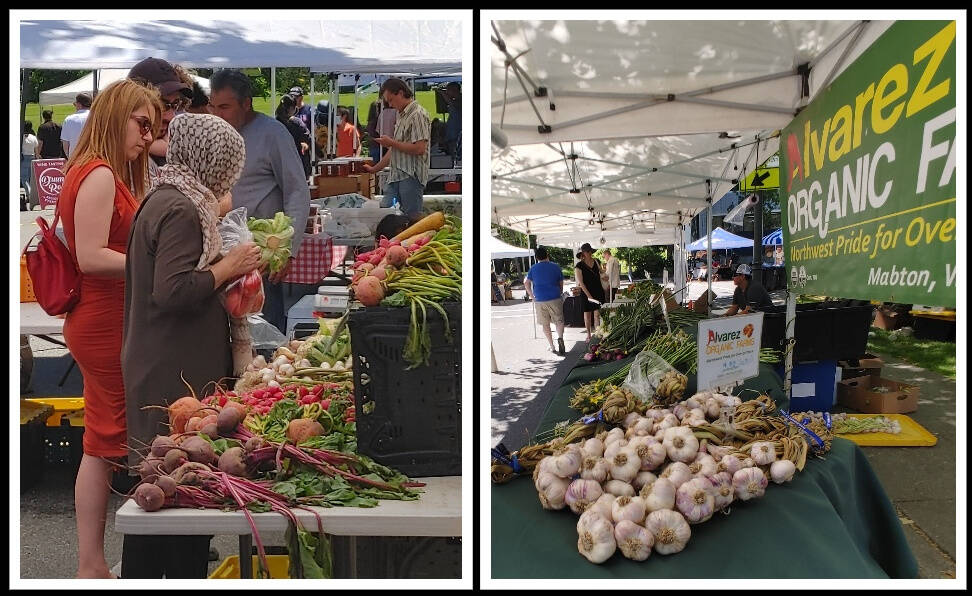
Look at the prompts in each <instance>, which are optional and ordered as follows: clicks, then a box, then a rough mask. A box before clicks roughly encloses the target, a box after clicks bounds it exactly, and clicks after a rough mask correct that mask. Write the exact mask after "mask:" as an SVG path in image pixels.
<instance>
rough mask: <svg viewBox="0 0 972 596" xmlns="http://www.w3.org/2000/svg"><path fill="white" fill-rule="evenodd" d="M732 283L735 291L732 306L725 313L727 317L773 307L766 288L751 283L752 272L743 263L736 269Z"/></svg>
mask: <svg viewBox="0 0 972 596" xmlns="http://www.w3.org/2000/svg"><path fill="white" fill-rule="evenodd" d="M732 283H733V284H735V285H736V291H735V292H734V293H733V295H732V306H730V307H729V310H727V311H726V316H727V317H731V316H732V315H735V314H742V315H748V314H750V313H753V312H756V311H758V310H765V309H767V308H770V307H771V306H773V300H772V299H771V298H770V296H769V293H768V292H767V291H766V288H764V287H763V286H761V285H760V284H759V283H757V282H754V281H753V270H752V268H751V267H750V266H749V265H747V264H745V263H743V264H742V265H740V266H739V267H737V268H736V273H734V274H733V276H732Z"/></svg>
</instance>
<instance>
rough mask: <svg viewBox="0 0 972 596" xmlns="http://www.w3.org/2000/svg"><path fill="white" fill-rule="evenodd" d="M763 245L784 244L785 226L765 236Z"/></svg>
mask: <svg viewBox="0 0 972 596" xmlns="http://www.w3.org/2000/svg"><path fill="white" fill-rule="evenodd" d="M763 246H783V228H777V229H775V230H773V231H772V232H770V233H769V234H767V235H766V236H763Z"/></svg>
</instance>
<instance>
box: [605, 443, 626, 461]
mask: <svg viewBox="0 0 972 596" xmlns="http://www.w3.org/2000/svg"><path fill="white" fill-rule="evenodd" d="M627 446H628V441H626V440H625V439H618V440H617V441H611V442H610V443H608V444H607V447H605V448H604V459H606V460H608V461H611V460H612V459H614V456H615V455H617V454H618V451H620V450H621V449H623V448H624V447H627Z"/></svg>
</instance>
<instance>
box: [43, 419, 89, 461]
mask: <svg viewBox="0 0 972 596" xmlns="http://www.w3.org/2000/svg"><path fill="white" fill-rule="evenodd" d="M45 429H46V430H45V432H44V461H46V462H47V463H48V464H50V465H54V466H69V467H73V468H77V467H78V466H79V465H81V456H82V455H83V454H84V448H83V445H82V441H83V440H84V427H81V426H71V425H70V424H68V423H67V419H66V418H64V419H62V422H61V426H48V427H45Z"/></svg>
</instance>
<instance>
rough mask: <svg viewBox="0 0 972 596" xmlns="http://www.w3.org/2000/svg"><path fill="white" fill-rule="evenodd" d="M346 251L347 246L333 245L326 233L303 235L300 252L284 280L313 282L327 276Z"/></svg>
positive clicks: (342, 258) (300, 282) (304, 282)
mask: <svg viewBox="0 0 972 596" xmlns="http://www.w3.org/2000/svg"><path fill="white" fill-rule="evenodd" d="M347 251H348V247H347V246H335V245H334V243H333V241H332V239H331V237H330V236H328V235H327V234H319V235H317V236H304V241H303V242H302V243H301V245H300V252H299V253H298V254H297V258H295V259H294V262H293V264H292V265H291V267H290V271H289V272H288V273H287V277H285V278H284V281H285V282H288V283H294V284H315V283H317V282H319V281H321V280H322V279H324V278H325V277H327V274H328V272H330V271H331V267H332V266H334V265H337V264H338V263H340V262H341V261H343V260H344V255H345V254H346V253H347Z"/></svg>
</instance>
